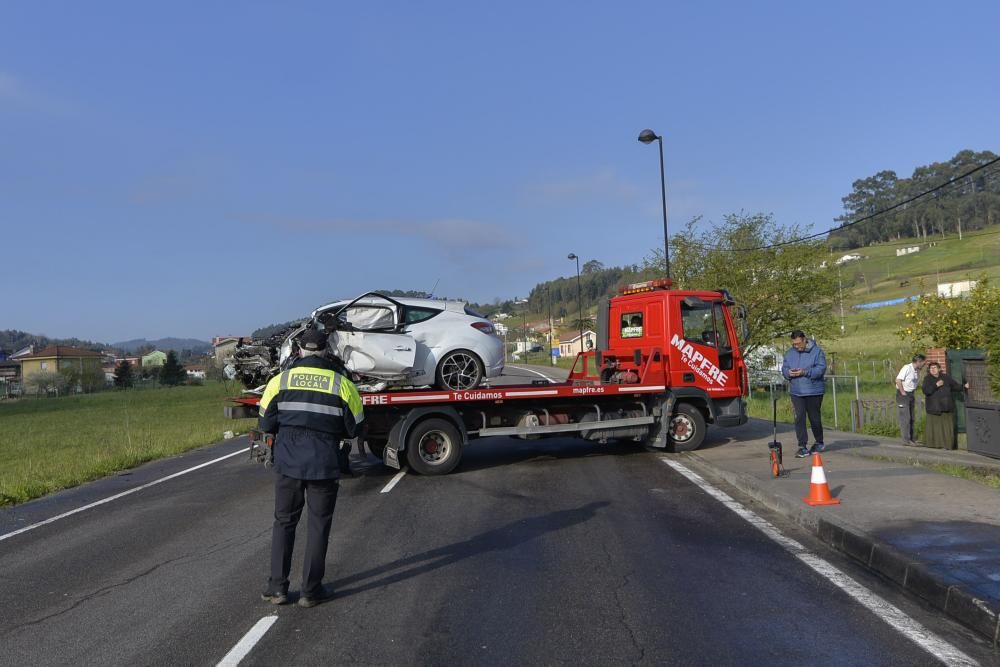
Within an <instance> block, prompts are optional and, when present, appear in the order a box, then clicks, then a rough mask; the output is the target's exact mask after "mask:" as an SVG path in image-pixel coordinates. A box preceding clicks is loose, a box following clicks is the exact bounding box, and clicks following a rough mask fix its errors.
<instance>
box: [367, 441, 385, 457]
mask: <svg viewBox="0 0 1000 667" xmlns="http://www.w3.org/2000/svg"><path fill="white" fill-rule="evenodd" d="M387 444H388V442H387V441H385V440H371V439H369V440H365V446H366V447H368V451H369V452H371V453H372V455H373V456H375V457H377V458H380V459H384V458H385V446H386V445H387Z"/></svg>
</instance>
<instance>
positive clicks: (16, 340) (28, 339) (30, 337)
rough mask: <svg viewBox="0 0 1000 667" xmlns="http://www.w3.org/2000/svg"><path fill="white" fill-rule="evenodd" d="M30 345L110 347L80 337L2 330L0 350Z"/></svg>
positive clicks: (10, 350)
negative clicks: (50, 336) (58, 336)
mask: <svg viewBox="0 0 1000 667" xmlns="http://www.w3.org/2000/svg"><path fill="white" fill-rule="evenodd" d="M28 345H34V346H35V347H37V348H41V347H48V346H49V345H66V346H69V347H79V348H83V349H84V350H95V351H98V352H99V351H101V350H103V349H106V348H107V347H108V346H107V345H105V344H103V343H95V342H93V341H89V340H80V339H79V338H49V337H48V336H39V335H37V334H32V333H28V332H27V331H18V330H17V329H3V330H0V350H7V351H8V352H16V351H18V350H20V349H21V348H23V347H27V346H28Z"/></svg>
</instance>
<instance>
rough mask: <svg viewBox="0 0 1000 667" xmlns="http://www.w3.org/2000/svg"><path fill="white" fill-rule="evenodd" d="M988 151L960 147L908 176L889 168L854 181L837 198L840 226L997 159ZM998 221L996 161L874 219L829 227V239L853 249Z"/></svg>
mask: <svg viewBox="0 0 1000 667" xmlns="http://www.w3.org/2000/svg"><path fill="white" fill-rule="evenodd" d="M997 159H998V156H997V155H996V154H995V153H992V152H990V151H982V152H979V153H977V152H975V151H971V150H964V151H961V152H959V153H958V154H956V155H955V157H953V158H951V159H950V160H948V161H947V162H933V163H931V164H929V165H925V166H921V167H917V168H916V169H914V170H913V174H912V175H911V176H910V177H909V178H900V177H899V176H897V175H896V172H894V171H892V170H885V171H880V172H878V173H877V174H875V175H874V176H869V177H867V178H862V179H859V180H856V181H854V183H853V184H852V190H851V192H850V193H849V194H848V195H846V196H845V197H844V198H843V199H842V200H841V201H842V202H843V204H844V214H843V215H841V216H840V217H838V218H836V219H835V221H836V222H839V223H841V226H844V225H846V224H849V223H851V222H853V221H856V220H860V219H861V218H864V217H865V216H869V215H871V214H872V213H875V212H877V211H882V210H885V209H887V208H889V207H891V206H894V205H896V204H899V203H901V202H904V201H906V200H907V199H910V198H911V197H913V196H915V195H918V194H920V193H922V192H926V191H929V190H931V189H933V188H936V187H938V186H941V185H943V184H946V183H948V182H949V181H951V180H953V179H955V178H957V177H959V176H961V175H962V174H965V173H966V172H969V171H970V170H972V169H974V168H975V167H978V166H981V165H984V164H987V163H989V162H991V161H994V160H997ZM997 222H1000V164H992V165H990V166H989V167H986V168H985V169H981V170H980V171H977V172H975V173H974V174H971V175H969V176H968V177H966V178H962V179H960V180H959V181H957V182H954V183H951V184H950V185H947V186H946V187H943V188H941V189H940V190H937V191H936V192H934V193H933V194H931V195H929V196H927V197H923V198H920V199H918V200H916V201H913V202H911V203H909V204H906V205H904V206H901V207H899V208H897V209H895V210H893V211H890V212H888V213H884V214H882V215H879V216H877V217H876V218H874V219H872V220H870V221H866V222H863V223H861V224H857V225H853V226H851V227H848V228H845V229H842V230H835V231H833V232H831V233H830V242H831V244H833V245H834V246H835V247H838V248H858V247H861V246H866V245H870V244H872V243H880V242H885V241H890V240H893V239H901V238H908V237H909V238H919V239H923V240H927V238H928V237H931V236H934V235H944V234H946V233H960V232H967V231H972V230H977V229H982V228H984V227H988V226H990V225H993V224H996V223H997Z"/></svg>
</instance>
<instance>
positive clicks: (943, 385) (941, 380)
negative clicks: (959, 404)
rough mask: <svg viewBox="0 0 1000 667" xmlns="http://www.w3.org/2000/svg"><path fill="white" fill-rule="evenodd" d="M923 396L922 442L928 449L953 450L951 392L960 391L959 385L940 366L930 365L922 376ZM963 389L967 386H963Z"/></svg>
mask: <svg viewBox="0 0 1000 667" xmlns="http://www.w3.org/2000/svg"><path fill="white" fill-rule="evenodd" d="M922 388H923V390H924V394H925V395H926V396H927V428H926V430H925V433H924V441H925V443H926V444H927V446H928V447H938V448H940V449H955V416H954V414H952V413H954V412H955V399H954V398H952V395H951V394H952V392H955V391H962V389H963V385H961V384H959V383H958V382H956V381H955V380H953V379H952V378H950V377H948V376H947V375H946V374H945V373H943V372H941V365H940V364H938V363H931V365H930V366H928V367H927V375H926V376H924V384H923V387H922ZM964 388H965V389H968V388H969V385H968V384H966V385H965V386H964Z"/></svg>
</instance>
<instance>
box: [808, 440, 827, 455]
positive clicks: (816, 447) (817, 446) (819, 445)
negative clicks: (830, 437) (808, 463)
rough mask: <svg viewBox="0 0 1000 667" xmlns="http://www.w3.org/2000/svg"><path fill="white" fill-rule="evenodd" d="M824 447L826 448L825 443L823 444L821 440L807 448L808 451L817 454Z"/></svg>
mask: <svg viewBox="0 0 1000 667" xmlns="http://www.w3.org/2000/svg"><path fill="white" fill-rule="evenodd" d="M824 449H826V445H824V444H823V443H822V442H817V443H816V444H815V445H813V446H812V449H810V450H809V453H810V454H819V453H820V452H821V451H823V450H824Z"/></svg>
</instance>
